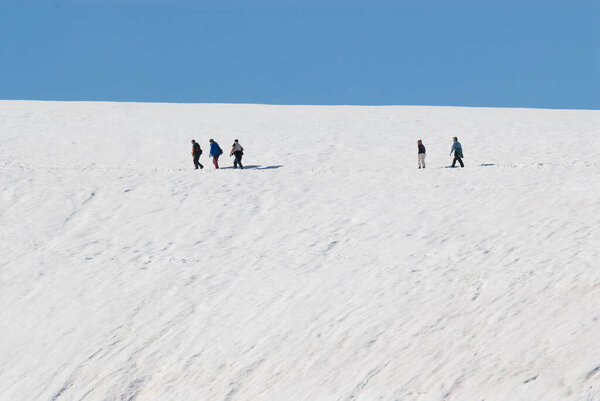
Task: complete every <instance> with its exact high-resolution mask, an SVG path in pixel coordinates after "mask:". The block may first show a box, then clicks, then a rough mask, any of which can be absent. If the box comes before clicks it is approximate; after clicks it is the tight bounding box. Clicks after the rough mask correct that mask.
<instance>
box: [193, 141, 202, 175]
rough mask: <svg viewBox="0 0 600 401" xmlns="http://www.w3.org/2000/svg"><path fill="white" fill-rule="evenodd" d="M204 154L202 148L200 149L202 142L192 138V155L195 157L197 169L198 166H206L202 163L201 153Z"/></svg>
mask: <svg viewBox="0 0 600 401" xmlns="http://www.w3.org/2000/svg"><path fill="white" fill-rule="evenodd" d="M201 154H202V149H200V144H199V143H198V142H196V141H195V140H193V139H192V157H193V158H194V166H195V167H196V170H198V167H200V168H204V166H203V165H202V164H200V155H201Z"/></svg>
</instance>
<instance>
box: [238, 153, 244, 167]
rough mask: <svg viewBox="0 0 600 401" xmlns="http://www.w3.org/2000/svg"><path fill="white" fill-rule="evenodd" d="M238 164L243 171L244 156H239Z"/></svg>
mask: <svg viewBox="0 0 600 401" xmlns="http://www.w3.org/2000/svg"><path fill="white" fill-rule="evenodd" d="M238 164H239V165H240V168H241V169H242V170H243V169H244V166H243V165H242V155H239V157H238Z"/></svg>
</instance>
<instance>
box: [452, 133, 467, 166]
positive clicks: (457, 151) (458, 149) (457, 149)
mask: <svg viewBox="0 0 600 401" xmlns="http://www.w3.org/2000/svg"><path fill="white" fill-rule="evenodd" d="M452 140H453V141H454V143H453V144H452V149H450V156H452V152H454V160H453V161H452V167H454V165H455V164H456V162H457V161H458V163H459V164H460V167H464V166H465V165H464V164H463V161H462V158H463V157H464V156H463V152H462V146H461V144H460V142H458V138H457V137H454V138H452Z"/></svg>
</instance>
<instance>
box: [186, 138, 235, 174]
mask: <svg viewBox="0 0 600 401" xmlns="http://www.w3.org/2000/svg"><path fill="white" fill-rule="evenodd" d="M208 143H209V144H210V151H209V153H208V156H209V157H212V159H213V164H214V166H215V168H219V156H221V155H222V154H223V149H221V147H220V146H219V144H218V143H217V142H216V141H215V140H214V139H212V138H211V139H210V140H209V141H208ZM201 154H202V149H201V148H200V144H199V143H198V142H196V141H195V140H194V139H192V157H193V158H194V167H195V168H196V170H197V169H198V168H201V169H202V168H204V166H203V165H202V164H201V163H200V155H201ZM243 155H244V148H243V147H242V145H240V143H239V141H238V140H237V139H236V140H235V141H233V145H231V151H230V152H229V156H230V157H231V156H234V157H235V158H234V160H233V168H238V166H239V167H240V169H243V168H244V166H243V165H242V156H243Z"/></svg>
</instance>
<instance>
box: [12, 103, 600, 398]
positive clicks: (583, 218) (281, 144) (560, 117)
mask: <svg viewBox="0 0 600 401" xmlns="http://www.w3.org/2000/svg"><path fill="white" fill-rule="evenodd" d="M598 126H600V112H598V111H566V110H520V109H472V108H471V109H470V108H449V107H347V106H335V107H316V106H260V105H192V104H189V105H185V104H127V103H93V102H89V103H85V102H84V103H77V102H73V103H62V102H16V101H2V102H0V135H1V136H2V141H0V168H1V169H2V174H1V175H0V189H1V192H0V224H1V226H2V227H3V229H2V230H1V231H0V243H1V244H2V252H1V253H0V304H1V305H2V306H3V307H2V308H0V334H1V336H0V361H2V367H1V369H0V400H7V401H8V400H10V401H13V400H377V399H381V400H482V399H485V400H508V399H510V400H532V399H544V400H596V399H600V346H599V345H598V338H600V269H598V267H597V264H598V257H599V256H600V248H599V247H598V238H600V228H599V226H600V217H599V216H600V213H598V211H599V210H600V168H599V166H600V165H599V160H598V154H600V139H598V136H597V127H598ZM452 136H458V138H459V140H460V142H461V143H462V145H463V148H464V152H465V159H464V161H465V164H466V167H465V168H464V169H446V168H444V167H445V166H447V165H448V164H449V163H450V162H451V158H450V157H449V156H448V152H449V151H450V146H451V138H452ZM192 138H194V139H196V140H197V141H198V142H199V143H200V145H201V146H202V149H203V150H204V153H203V156H202V157H201V162H202V164H204V165H205V169H204V170H200V171H196V170H193V163H192V157H191V155H190V152H191V145H190V140H191V139H192ZM209 138H214V139H215V140H216V141H217V142H219V144H220V145H221V147H222V148H223V150H224V151H225V154H224V155H223V156H222V157H221V160H220V164H221V166H222V167H230V166H231V163H232V159H230V158H228V157H227V155H228V153H229V148H230V146H231V143H232V142H233V139H235V138H239V140H240V143H241V144H242V145H243V146H244V148H245V150H246V152H245V153H246V155H245V156H244V163H245V165H246V166H248V167H249V168H247V169H246V170H244V171H239V170H233V169H230V168H227V169H220V170H217V171H215V170H214V169H213V168H212V164H211V163H210V161H209V160H208V158H207V154H208V139H209ZM417 139H423V142H424V144H425V146H426V147H427V153H428V154H427V160H426V162H427V169H425V170H417V154H416V153H417V152H416V140H417Z"/></svg>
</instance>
